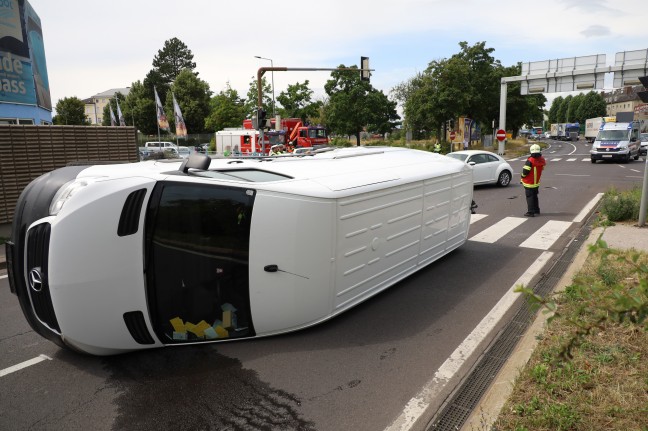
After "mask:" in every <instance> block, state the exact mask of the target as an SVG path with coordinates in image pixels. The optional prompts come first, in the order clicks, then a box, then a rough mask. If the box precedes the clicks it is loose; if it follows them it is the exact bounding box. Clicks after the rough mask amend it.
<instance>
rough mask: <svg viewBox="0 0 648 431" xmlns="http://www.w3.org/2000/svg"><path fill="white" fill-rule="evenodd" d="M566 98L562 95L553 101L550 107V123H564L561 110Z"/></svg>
mask: <svg viewBox="0 0 648 431" xmlns="http://www.w3.org/2000/svg"><path fill="white" fill-rule="evenodd" d="M564 100H565V99H564V98H563V97H562V96H558V97H556V98H555V99H554V100H553V102H551V108H549V116H548V117H549V124H553V123H562V121H561V120H560V118H559V112H558V111H559V110H560V106H561V105H562V103H563V101H564Z"/></svg>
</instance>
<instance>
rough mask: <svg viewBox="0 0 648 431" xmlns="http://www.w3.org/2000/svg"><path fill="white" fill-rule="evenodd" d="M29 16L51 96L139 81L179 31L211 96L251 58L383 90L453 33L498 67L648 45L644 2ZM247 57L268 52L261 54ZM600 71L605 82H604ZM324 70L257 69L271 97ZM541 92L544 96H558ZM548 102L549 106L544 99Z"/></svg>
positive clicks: (431, 0) (289, 6)
mask: <svg viewBox="0 0 648 431" xmlns="http://www.w3.org/2000/svg"><path fill="white" fill-rule="evenodd" d="M29 2H30V4H31V5H32V7H33V8H34V10H35V11H36V13H37V14H38V15H39V17H40V19H41V24H42V28H43V39H44V43H45V53H46V57H47V70H48V75H49V83H50V92H51V96H52V103H53V105H55V104H56V102H57V101H58V100H59V99H62V98H64V97H72V96H76V97H78V98H80V99H85V98H89V97H91V96H92V95H94V94H97V93H100V92H103V91H106V90H109V89H112V88H122V87H130V86H131V83H133V82H135V81H143V80H144V77H145V76H146V74H147V73H148V72H149V71H150V70H151V69H152V67H153V66H152V62H153V58H154V57H155V55H156V54H157V53H158V51H159V50H160V49H162V47H163V46H164V42H165V41H166V40H169V39H171V38H173V37H177V38H178V39H180V40H181V41H182V42H184V43H185V44H186V45H187V47H188V48H189V49H190V50H191V51H192V53H193V55H194V62H195V63H196V69H195V71H197V72H198V73H199V75H198V76H199V77H200V78H201V79H203V80H204V81H206V82H207V83H208V84H209V86H210V89H211V91H213V92H214V94H217V93H219V92H220V91H222V90H224V89H225V88H226V86H227V85H228V84H229V85H230V86H231V87H232V88H233V89H235V90H237V91H238V92H239V95H240V96H242V97H246V95H247V92H248V89H249V86H250V82H251V81H252V80H253V78H254V79H256V74H257V70H258V69H259V68H260V67H268V66H271V65H273V66H275V67H288V68H335V67H338V66H340V65H345V66H350V65H359V63H360V57H361V56H365V57H369V62H370V68H371V69H374V71H373V72H372V75H371V84H372V85H373V86H374V87H375V88H376V89H378V90H382V91H383V92H384V93H385V94H388V95H389V92H390V91H391V89H392V88H394V87H395V86H396V85H398V84H400V83H402V82H406V81H407V80H409V79H410V78H412V77H414V76H415V75H416V74H417V73H419V72H422V71H424V70H425V68H426V67H427V66H428V64H429V63H430V62H431V61H434V60H440V59H444V58H450V57H451V56H452V55H454V54H456V53H458V52H459V51H460V47H459V42H462V41H465V42H467V43H468V44H469V45H474V44H476V43H479V42H485V43H486V47H488V48H493V49H494V52H493V53H492V56H493V57H494V58H496V59H498V60H500V62H501V63H502V65H504V66H512V65H514V64H516V63H518V62H522V63H524V62H535V61H545V60H555V59H563V58H569V57H579V56H588V55H595V54H605V55H606V65H614V60H615V54H616V53H619V52H623V51H635V50H644V51H645V50H648V3H646V1H645V0H614V1H610V0H562V1H560V0H543V1H541V2H539V1H528V0H464V1H461V2H459V3H456V2H454V1H448V0H443V1H435V0H390V1H384V0H330V1H326V0H321V1H319V2H315V1H311V0H276V1H274V2H271V1H259V0H246V1H228V0H183V1H180V0H175V1H172V0H156V1H153V0H129V1H126V0H111V1H97V0H29ZM255 56H260V57H264V58H267V59H271V60H272V61H270V60H261V59H258V58H255ZM609 75H610V77H609V78H606V81H605V82H606V84H605V87H606V88H605V89H611V85H612V79H611V74H609ZM329 77H330V72H326V71H311V72H295V71H288V72H274V73H270V72H267V74H266V79H267V80H268V83H272V82H274V93H275V97H276V96H277V95H279V93H280V92H281V91H283V90H285V89H286V88H287V86H288V85H289V84H295V83H297V82H300V83H301V82H304V81H305V80H309V86H310V88H311V89H312V90H313V91H314V97H315V98H316V99H317V98H321V97H323V96H324V95H325V93H324V89H323V88H324V84H325V82H326V80H327V79H328V78H329ZM567 94H569V93H554V94H545V96H546V97H547V98H548V99H549V103H550V102H551V100H553V98H555V97H556V96H559V95H560V96H565V95H567ZM546 108H547V109H548V108H549V105H547V106H546Z"/></svg>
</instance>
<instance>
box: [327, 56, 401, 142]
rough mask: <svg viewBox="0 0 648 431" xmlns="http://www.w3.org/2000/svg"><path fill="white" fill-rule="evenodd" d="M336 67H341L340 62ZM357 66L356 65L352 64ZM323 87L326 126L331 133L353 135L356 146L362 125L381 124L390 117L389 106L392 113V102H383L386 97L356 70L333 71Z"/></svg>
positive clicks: (393, 106) (354, 67)
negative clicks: (326, 99)
mask: <svg viewBox="0 0 648 431" xmlns="http://www.w3.org/2000/svg"><path fill="white" fill-rule="evenodd" d="M339 67H340V68H345V66H344V65H340V66H339ZM352 68H353V69H357V67H356V66H353V67H352ZM324 90H325V91H326V94H327V95H328V97H329V102H328V105H327V107H326V120H327V127H328V129H329V130H330V131H332V132H334V133H340V134H344V135H355V136H356V142H357V145H360V132H362V130H363V129H364V127H365V126H367V125H369V124H372V123H373V124H374V125H376V126H378V125H380V126H381V127H382V126H384V124H383V123H385V122H389V121H390V118H392V117H391V114H392V113H391V111H390V109H389V108H390V107H391V108H393V111H394V112H393V114H394V115H395V107H396V105H395V103H394V104H393V105H391V104H389V103H385V101H387V100H388V99H387V97H386V96H385V95H384V94H382V92H380V94H381V95H382V96H381V95H380V94H376V93H379V92H378V91H377V90H376V89H374V88H373V87H372V86H371V84H370V83H369V82H368V81H363V80H361V79H360V72H358V71H354V70H335V71H333V72H331V79H329V80H328V81H326V84H325V85H324Z"/></svg>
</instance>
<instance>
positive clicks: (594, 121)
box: [585, 117, 616, 144]
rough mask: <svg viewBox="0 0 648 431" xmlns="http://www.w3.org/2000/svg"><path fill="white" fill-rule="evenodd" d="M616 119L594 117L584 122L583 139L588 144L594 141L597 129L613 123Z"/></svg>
mask: <svg viewBox="0 0 648 431" xmlns="http://www.w3.org/2000/svg"><path fill="white" fill-rule="evenodd" d="M615 121H616V117H594V118H588V119H587V120H585V139H586V140H587V142H589V143H590V144H591V143H592V142H594V140H596V135H598V132H599V129H600V128H601V125H602V124H603V123H614V122H615Z"/></svg>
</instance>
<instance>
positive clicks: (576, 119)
mask: <svg viewBox="0 0 648 431" xmlns="http://www.w3.org/2000/svg"><path fill="white" fill-rule="evenodd" d="M584 99H585V95H584V94H583V93H578V94H577V95H575V96H574V97H573V98H572V100H571V103H570V104H569V108H567V122H568V123H580V124H584V123H585V118H580V116H579V115H578V111H579V110H580V106H581V104H582V103H583V100H584Z"/></svg>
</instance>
